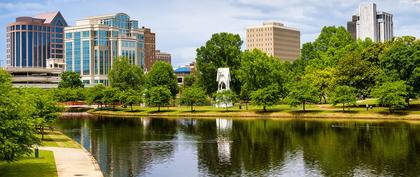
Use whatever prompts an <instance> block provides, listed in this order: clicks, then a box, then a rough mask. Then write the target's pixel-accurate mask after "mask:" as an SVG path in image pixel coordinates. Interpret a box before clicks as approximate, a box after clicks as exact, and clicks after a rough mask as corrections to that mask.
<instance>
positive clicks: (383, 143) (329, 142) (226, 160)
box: [58, 117, 420, 177]
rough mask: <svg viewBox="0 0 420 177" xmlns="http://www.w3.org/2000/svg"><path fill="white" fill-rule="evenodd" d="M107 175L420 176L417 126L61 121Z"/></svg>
mask: <svg viewBox="0 0 420 177" xmlns="http://www.w3.org/2000/svg"><path fill="white" fill-rule="evenodd" d="M58 126H59V128H60V129H62V130H63V131H64V133H65V134H67V135H68V136H70V137H71V138H73V139H75V140H76V141H78V142H79V143H81V144H82V145H83V146H84V147H85V148H86V149H87V150H88V151H90V152H91V153H92V154H93V156H94V157H95V158H96V159H97V161H98V163H99V165H100V167H101V170H102V171H103V172H104V175H105V176H112V177H126V176H180V177H187V176H418V175H419V174H420V124H417V123H409V122H402V121H401V122H399V121H397V122H395V121H394V122H386V121H384V122H380V121H373V122H369V121H326V120H270V119H245V120H239V119H224V118H218V119H194V118H182V119H165V118H116V117H95V118H65V119H60V121H59V122H58Z"/></svg>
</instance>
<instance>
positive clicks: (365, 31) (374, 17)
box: [347, 3, 394, 42]
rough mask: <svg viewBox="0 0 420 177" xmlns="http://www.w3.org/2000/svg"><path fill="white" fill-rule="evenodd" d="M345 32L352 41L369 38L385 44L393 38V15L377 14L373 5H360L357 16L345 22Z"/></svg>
mask: <svg viewBox="0 0 420 177" xmlns="http://www.w3.org/2000/svg"><path fill="white" fill-rule="evenodd" d="M347 30H348V31H349V32H350V34H352V37H353V38H354V39H362V40H365V39H366V38H370V39H371V40H372V41H374V42H385V41H388V40H391V39H392V38H393V37H394V23H393V15H392V14H390V13H387V12H380V11H379V12H378V11H377V10H376V4H375V3H362V4H360V6H359V11H358V14H356V15H353V16H352V21H349V22H347Z"/></svg>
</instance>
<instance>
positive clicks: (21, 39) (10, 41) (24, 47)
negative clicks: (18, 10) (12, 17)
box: [6, 12, 67, 68]
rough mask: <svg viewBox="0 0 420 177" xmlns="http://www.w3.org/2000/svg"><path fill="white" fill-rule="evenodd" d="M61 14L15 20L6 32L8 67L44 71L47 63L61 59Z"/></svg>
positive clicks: (62, 23) (64, 24)
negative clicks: (41, 69) (42, 69)
mask: <svg viewBox="0 0 420 177" xmlns="http://www.w3.org/2000/svg"><path fill="white" fill-rule="evenodd" d="M66 26H67V23H66V21H65V20H64V17H63V16H62V15H61V13H60V12H52V13H44V14H39V15H36V16H35V17H25V16H24V17H17V18H16V22H13V23H9V24H8V25H7V28H6V31H7V32H6V33H7V47H6V48H7V51H6V53H7V59H6V67H7V68H46V67H48V65H47V61H50V62H52V63H54V60H63V29H64V27H66Z"/></svg>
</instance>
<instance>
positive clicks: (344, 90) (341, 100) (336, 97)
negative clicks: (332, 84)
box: [331, 85, 356, 111]
mask: <svg viewBox="0 0 420 177" xmlns="http://www.w3.org/2000/svg"><path fill="white" fill-rule="evenodd" d="M355 92H356V89H355V88H353V87H350V86H346V85H344V86H337V87H336V88H335V89H334V92H333V94H332V95H331V101H332V103H333V105H337V104H342V105H343V111H344V108H345V105H346V104H347V105H349V106H350V105H354V104H356V94H355Z"/></svg>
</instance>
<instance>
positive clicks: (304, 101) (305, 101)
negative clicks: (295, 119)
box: [303, 101, 306, 111]
mask: <svg viewBox="0 0 420 177" xmlns="http://www.w3.org/2000/svg"><path fill="white" fill-rule="evenodd" d="M305 103H306V101H303V111H306V110H305Z"/></svg>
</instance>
